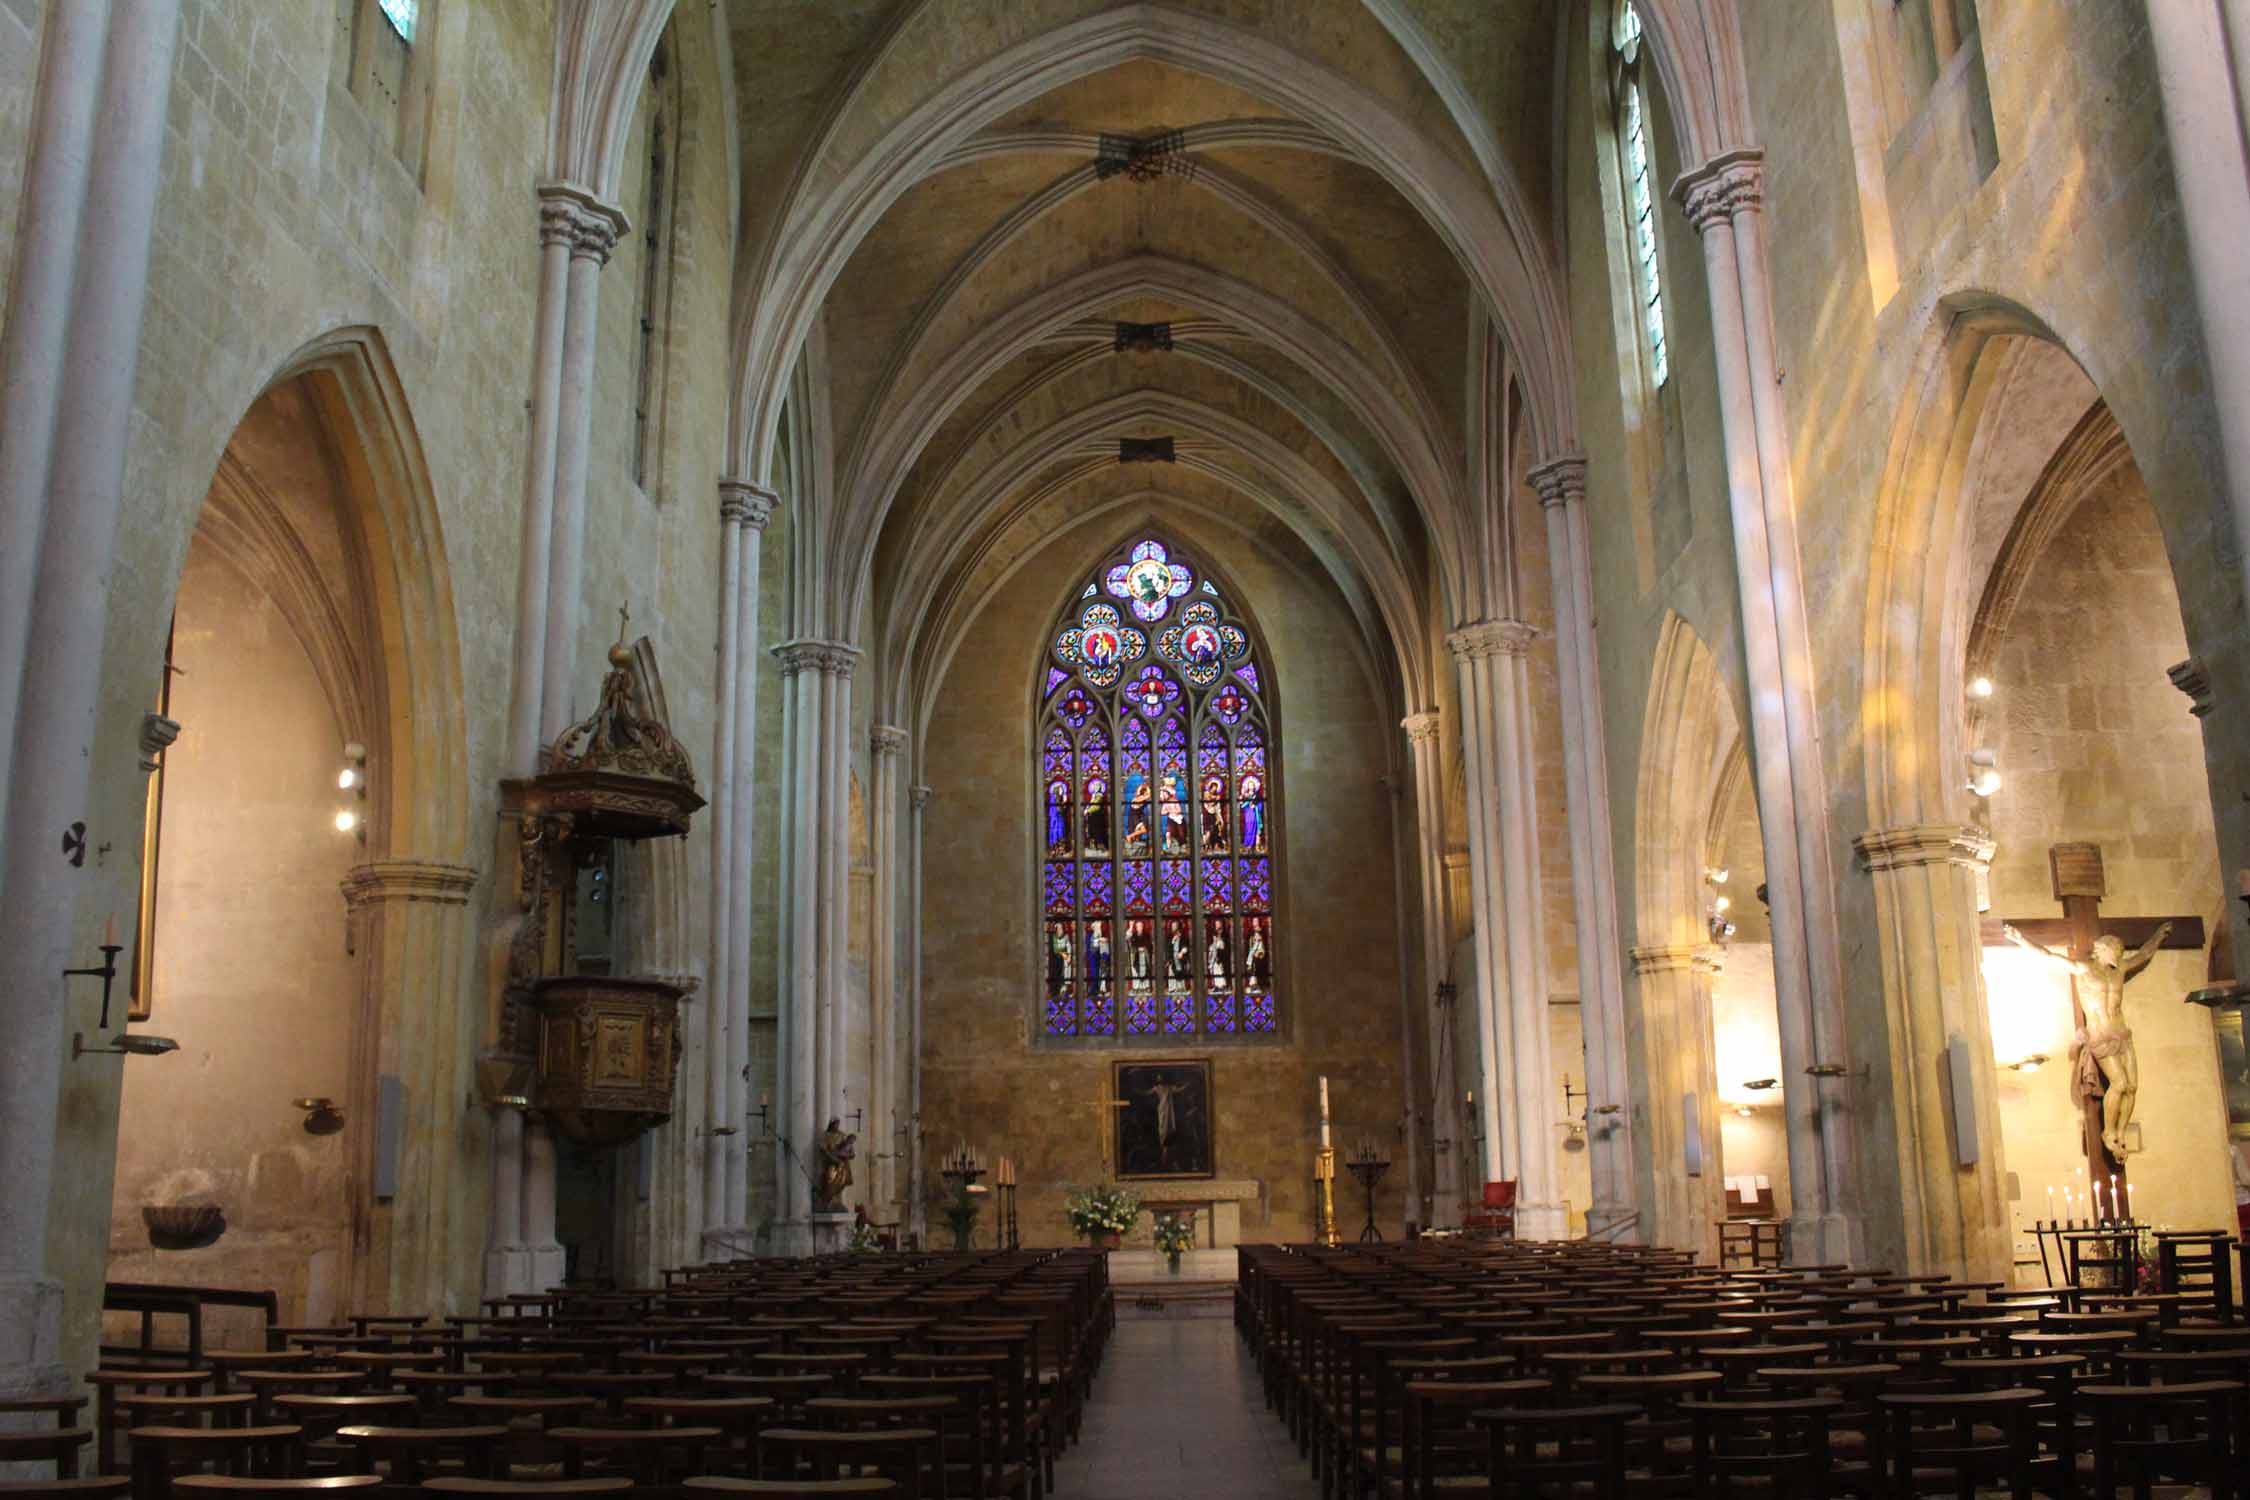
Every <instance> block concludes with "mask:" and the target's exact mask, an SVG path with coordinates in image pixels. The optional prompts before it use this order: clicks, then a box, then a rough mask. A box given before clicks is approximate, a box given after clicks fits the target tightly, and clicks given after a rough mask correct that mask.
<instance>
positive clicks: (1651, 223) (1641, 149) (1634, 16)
mask: <svg viewBox="0 0 2250 1500" xmlns="http://www.w3.org/2000/svg"><path fill="white" fill-rule="evenodd" d="M1616 35H1617V53H1618V57H1619V60H1620V61H1621V62H1622V63H1623V64H1624V68H1623V73H1622V76H1621V77H1620V79H1619V86H1618V92H1619V94H1620V95H1621V96H1622V97H1621V99H1620V101H1619V105H1620V116H1619V120H1618V136H1619V144H1620V146H1621V147H1622V149H1623V153H1624V167H1625V220H1626V223H1625V232H1626V237H1627V238H1628V239H1629V240H1630V241H1631V244H1632V254H1633V280H1634V286H1635V291H1636V294H1637V296H1638V297H1639V300H1640V320H1639V321H1640V325H1641V336H1642V337H1643V338H1644V339H1646V340H1647V342H1648V358H1649V378H1650V381H1651V382H1652V383H1653V384H1656V385H1662V384H1664V382H1665V381H1667V380H1670V379H1671V378H1672V347H1671V342H1670V340H1669V339H1667V338H1666V336H1665V332H1664V278H1663V273H1662V271H1661V269H1660V267H1659V264H1658V260H1659V257H1658V253H1657V244H1656V198H1655V195H1654V192H1653V190H1652V188H1651V185H1650V180H1649V178H1650V164H1649V142H1648V101H1647V100H1646V99H1645V98H1644V97H1643V96H1642V92H1641V17H1640V13H1639V12H1638V11H1636V10H1634V9H1633V6H1632V0H1626V3H1625V4H1624V5H1622V6H1620V7H1619V9H1618V14H1617V33H1616Z"/></svg>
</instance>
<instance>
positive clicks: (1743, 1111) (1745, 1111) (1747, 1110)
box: [1734, 1104, 1757, 1120]
mask: <svg viewBox="0 0 2250 1500" xmlns="http://www.w3.org/2000/svg"><path fill="white" fill-rule="evenodd" d="M1734 1112H1735V1113H1736V1114H1738V1115H1740V1116H1741V1117H1742V1118H1743V1119H1745V1120H1747V1119H1749V1118H1750V1117H1751V1116H1752V1115H1754V1114H1756V1113H1757V1111H1756V1110H1754V1109H1752V1108H1751V1107H1750V1106H1749V1105H1747V1104H1737V1105H1736V1106H1735V1107H1734Z"/></svg>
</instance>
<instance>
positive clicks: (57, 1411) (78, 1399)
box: [0, 1396, 86, 1427]
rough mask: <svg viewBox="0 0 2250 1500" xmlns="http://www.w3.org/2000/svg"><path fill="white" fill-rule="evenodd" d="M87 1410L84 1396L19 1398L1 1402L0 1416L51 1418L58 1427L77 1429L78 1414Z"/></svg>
mask: <svg viewBox="0 0 2250 1500" xmlns="http://www.w3.org/2000/svg"><path fill="white" fill-rule="evenodd" d="M85 1409H86V1398H85V1397H84V1396H19V1397H17V1398H16V1399H15V1400H13V1401H0V1416H19V1417H37V1416H50V1417H53V1418H54V1419H55V1425H56V1426H57V1427H76V1426H77V1425H78V1414H79V1413H80V1412H81V1411H83V1410H85Z"/></svg>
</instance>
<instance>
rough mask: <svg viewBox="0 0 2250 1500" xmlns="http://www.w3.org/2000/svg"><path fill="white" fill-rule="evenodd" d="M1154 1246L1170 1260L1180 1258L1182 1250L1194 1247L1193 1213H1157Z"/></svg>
mask: <svg viewBox="0 0 2250 1500" xmlns="http://www.w3.org/2000/svg"><path fill="white" fill-rule="evenodd" d="M1156 1248H1157V1249H1159V1250H1161V1251H1163V1252H1164V1254H1165V1255H1166V1256H1167V1257H1169V1258H1170V1259H1172V1260H1175V1261H1176V1260H1178V1259H1179V1258H1180V1252H1181V1251H1183V1250H1193V1249H1194V1248H1195V1219H1194V1216H1193V1215H1186V1216H1183V1215H1180V1214H1158V1215H1157V1216H1156Z"/></svg>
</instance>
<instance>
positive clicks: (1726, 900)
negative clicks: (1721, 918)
mask: <svg viewBox="0 0 2250 1500" xmlns="http://www.w3.org/2000/svg"><path fill="white" fill-rule="evenodd" d="M1733 905H1734V901H1733V900H1732V899H1731V898H1730V897H1726V896H1721V897H1720V898H1719V899H1718V900H1716V901H1714V902H1712V903H1711V910H1713V911H1727V910H1729V909H1730V908H1732V907H1733Z"/></svg>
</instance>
